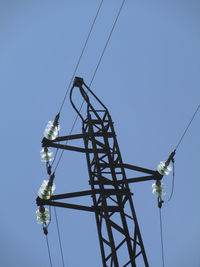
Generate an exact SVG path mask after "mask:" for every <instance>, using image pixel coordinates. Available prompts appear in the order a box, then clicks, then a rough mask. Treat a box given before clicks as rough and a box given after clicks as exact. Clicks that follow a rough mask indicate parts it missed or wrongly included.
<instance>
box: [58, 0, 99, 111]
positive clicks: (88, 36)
mask: <svg viewBox="0 0 200 267" xmlns="http://www.w3.org/2000/svg"><path fill="white" fill-rule="evenodd" d="M103 1H104V0H101V2H100V5H99V7H98V10H97V12H96V15H95V18H94V20H93V22H92V25H91V27H90V30H89V33H88V35H87V38H86V41H85V43H84V46H83V49H82V51H81V54H80V56H79V59H78V61H77V64H76V66H75V69H74V72H73V74H72V78H71V80H70V82H69V85H68V87H67V91H66V93H65V96H64V98H63V101H62V103H61V106H60V109H59V113H60V112H61V110H62V108H63V105H64V103H65V100H66V97H67V94H68V92H69V89H70V87H71V84H72V82H73V79H74V77H75V74H76V71H77V69H78V67H79V64H80V62H81V59H82V56H83V54H84V51H85V48H86V46H87V43H88V41H89V39H90V35H91V33H92V30H93V28H94V25H95V23H96V20H97V17H98V15H99V12H100V9H101V6H102V4H103Z"/></svg>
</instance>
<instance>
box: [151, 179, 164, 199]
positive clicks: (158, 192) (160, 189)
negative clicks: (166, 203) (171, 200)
mask: <svg viewBox="0 0 200 267" xmlns="http://www.w3.org/2000/svg"><path fill="white" fill-rule="evenodd" d="M152 188H153V191H152V194H153V195H155V196H157V197H161V196H163V195H165V194H166V192H165V185H164V184H163V183H161V182H159V183H154V184H152Z"/></svg>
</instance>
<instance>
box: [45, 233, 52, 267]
mask: <svg viewBox="0 0 200 267" xmlns="http://www.w3.org/2000/svg"><path fill="white" fill-rule="evenodd" d="M45 237H46V243H47V249H48V255H49V262H50V266H51V267H52V266H53V265H52V260H51V253H50V247H49V241H48V237H47V234H45Z"/></svg>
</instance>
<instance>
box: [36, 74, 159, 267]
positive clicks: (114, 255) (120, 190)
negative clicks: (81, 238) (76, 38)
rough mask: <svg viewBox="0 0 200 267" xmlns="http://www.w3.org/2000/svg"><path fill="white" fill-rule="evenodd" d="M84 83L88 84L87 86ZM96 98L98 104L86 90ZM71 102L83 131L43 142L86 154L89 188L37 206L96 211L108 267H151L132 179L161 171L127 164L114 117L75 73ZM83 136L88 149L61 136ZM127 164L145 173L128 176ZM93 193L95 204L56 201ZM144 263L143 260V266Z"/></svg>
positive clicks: (150, 176)
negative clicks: (75, 97) (80, 102)
mask: <svg viewBox="0 0 200 267" xmlns="http://www.w3.org/2000/svg"><path fill="white" fill-rule="evenodd" d="M76 87H78V88H79V90H80V93H81V95H82V96H83V98H84V99H85V101H86V103H87V108H86V110H87V111H86V116H85V118H84V117H83V115H81V113H80V112H79V111H78V110H77V108H76V106H75V105H74V103H73V101H72V93H73V90H74V88H76ZM84 87H86V89H87V93H86V90H84ZM88 92H89V93H90V95H91V96H92V98H93V99H94V100H95V101H96V102H98V104H99V105H100V108H99V109H95V108H94V106H93V105H92V104H91V102H90V98H89V96H88V94H89V93H88ZM70 100H71V103H72V106H73V107H74V109H75V110H76V111H77V113H78V114H79V116H80V117H81V119H82V134H77V135H70V136H64V137H58V138H56V139H55V140H54V141H49V140H47V139H44V140H43V146H44V147H56V148H60V149H66V150H73V151H78V152H83V153H85V154H86V158H87V165H88V172H89V177H90V180H89V183H90V186H91V190H87V191H81V192H75V193H68V194H62V195H54V196H51V199H50V200H41V199H39V198H38V199H37V203H38V205H51V206H58V207H66V208H73V209H79V210H86V211H90V212H94V213H95V218H96V223H97V230H98V236H99V243H100V249H101V255H102V263H103V266H104V267H118V266H119V267H122V266H123V267H125V266H133V267H136V266H138V265H137V261H139V262H140V264H141V261H142V262H143V266H145V267H147V266H149V264H148V261H147V257H146V253H145V249H144V245H143V241H142V237H141V233H140V229H139V225H138V221H137V217H136V213H135V209H134V205H133V200H132V193H131V191H130V188H129V183H133V182H139V181H147V180H160V179H162V176H161V175H160V174H159V173H158V172H157V171H153V170H149V169H145V168H141V167H137V166H133V165H130V164H124V163H123V161H122V157H121V153H120V150H119V146H118V142H117V138H116V134H115V131H114V127H113V122H112V119H111V117H110V114H109V112H108V110H107V108H106V107H105V106H104V104H103V103H102V102H101V101H100V100H99V99H98V98H97V97H96V95H94V93H93V92H92V91H91V90H90V88H88V87H87V85H86V84H85V83H84V81H83V79H82V78H77V77H76V78H75V81H74V85H73V87H72V89H71V93H70ZM80 138H81V139H83V141H84V148H82V147H74V146H68V145H66V144H62V142H63V141H67V140H72V139H80ZM126 169H131V170H133V171H135V172H137V173H138V172H139V173H143V176H141V175H140V176H139V177H135V178H127V177H126V171H125V170H126ZM86 195H91V196H92V199H93V205H92V206H81V205H75V204H69V203H63V202H57V201H55V200H59V199H65V198H71V197H78V196H86ZM140 266H141V265H140Z"/></svg>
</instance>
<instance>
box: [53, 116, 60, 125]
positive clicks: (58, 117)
mask: <svg viewBox="0 0 200 267" xmlns="http://www.w3.org/2000/svg"><path fill="white" fill-rule="evenodd" d="M59 119H60V113H58V114H57V115H56V117H55V119H54V122H53V125H54V126H57V127H58V125H59V124H58V121H59Z"/></svg>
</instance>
